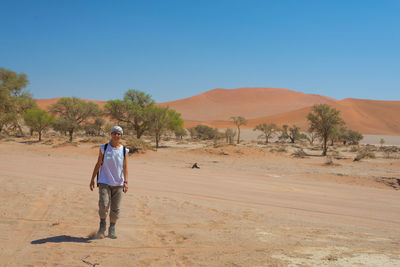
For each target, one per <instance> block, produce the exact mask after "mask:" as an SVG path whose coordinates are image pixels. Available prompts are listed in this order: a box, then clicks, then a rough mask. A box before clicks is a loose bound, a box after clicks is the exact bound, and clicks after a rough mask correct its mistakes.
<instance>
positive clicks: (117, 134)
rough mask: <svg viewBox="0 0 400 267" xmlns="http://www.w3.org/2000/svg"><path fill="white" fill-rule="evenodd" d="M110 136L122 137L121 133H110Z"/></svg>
mask: <svg viewBox="0 0 400 267" xmlns="http://www.w3.org/2000/svg"><path fill="white" fill-rule="evenodd" d="M111 134H112V135H116V136H121V135H122V134H121V133H118V132H112V133H111Z"/></svg>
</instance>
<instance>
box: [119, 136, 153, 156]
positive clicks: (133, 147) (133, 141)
mask: <svg viewBox="0 0 400 267" xmlns="http://www.w3.org/2000/svg"><path fill="white" fill-rule="evenodd" d="M125 143H126V145H125V146H126V147H127V148H128V149H129V153H143V152H145V151H146V150H154V148H153V147H152V146H151V145H150V144H149V143H147V142H145V141H143V140H141V139H137V138H136V137H128V138H127V139H126V140H125Z"/></svg>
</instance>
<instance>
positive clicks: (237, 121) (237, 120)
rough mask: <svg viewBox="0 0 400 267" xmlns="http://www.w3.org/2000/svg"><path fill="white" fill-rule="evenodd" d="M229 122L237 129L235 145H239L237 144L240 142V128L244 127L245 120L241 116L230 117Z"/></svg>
mask: <svg viewBox="0 0 400 267" xmlns="http://www.w3.org/2000/svg"><path fill="white" fill-rule="evenodd" d="M231 120H232V121H233V123H234V124H235V125H236V127H237V129H238V138H237V143H238V144H239V142H240V126H242V125H246V124H247V120H246V119H245V118H244V117H242V116H237V117H231Z"/></svg>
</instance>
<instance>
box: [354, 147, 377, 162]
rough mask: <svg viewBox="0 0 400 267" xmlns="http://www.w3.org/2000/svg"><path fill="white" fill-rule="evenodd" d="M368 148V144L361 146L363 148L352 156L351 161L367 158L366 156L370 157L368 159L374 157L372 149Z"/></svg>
mask: <svg viewBox="0 0 400 267" xmlns="http://www.w3.org/2000/svg"><path fill="white" fill-rule="evenodd" d="M369 149H370V148H369V147H368V146H367V147H365V148H363V149H361V150H360V151H359V152H358V153H357V155H356V157H355V158H354V160H353V161H360V160H362V159H368V158H370V159H374V158H376V156H375V153H374V152H373V151H371V150H369Z"/></svg>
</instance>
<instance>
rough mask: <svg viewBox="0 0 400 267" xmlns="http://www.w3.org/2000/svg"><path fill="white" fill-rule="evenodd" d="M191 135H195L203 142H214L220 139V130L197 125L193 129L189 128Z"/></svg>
mask: <svg viewBox="0 0 400 267" xmlns="http://www.w3.org/2000/svg"><path fill="white" fill-rule="evenodd" d="M188 130H189V133H191V134H192V133H193V134H195V137H197V138H199V139H202V140H212V139H218V138H220V133H219V132H218V129H216V128H211V127H210V126H207V125H197V126H195V127H193V128H189V129H188Z"/></svg>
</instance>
